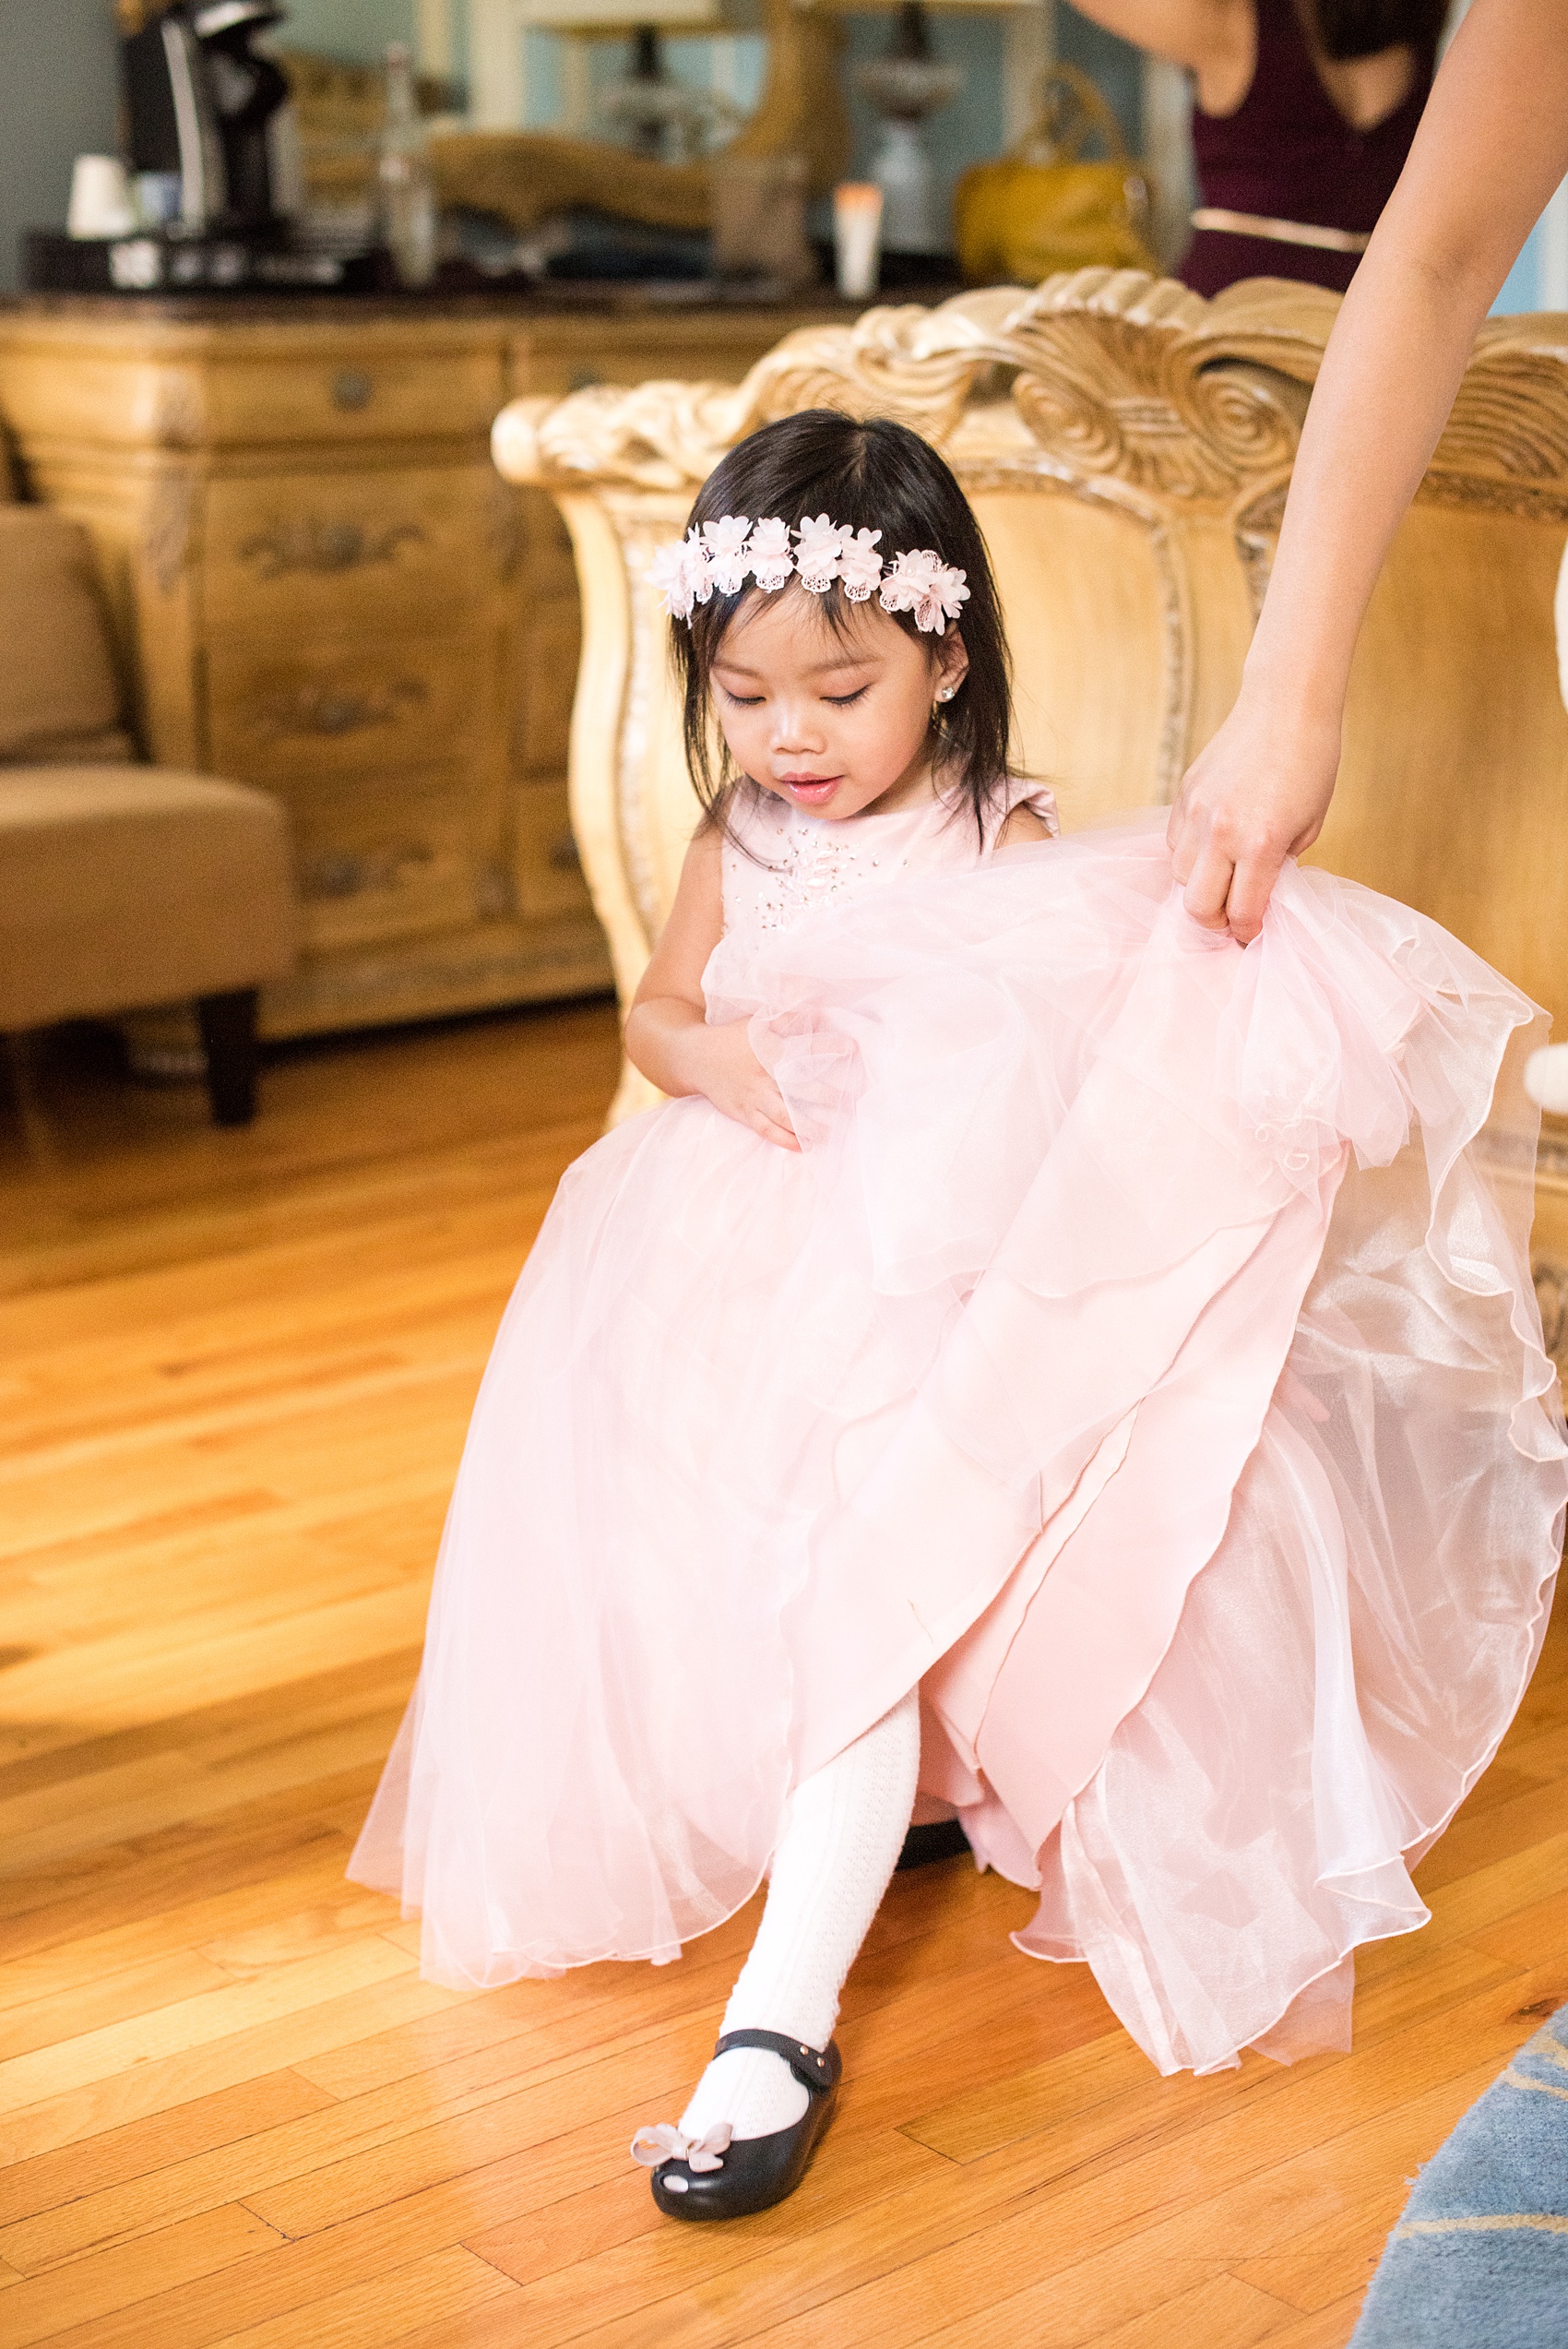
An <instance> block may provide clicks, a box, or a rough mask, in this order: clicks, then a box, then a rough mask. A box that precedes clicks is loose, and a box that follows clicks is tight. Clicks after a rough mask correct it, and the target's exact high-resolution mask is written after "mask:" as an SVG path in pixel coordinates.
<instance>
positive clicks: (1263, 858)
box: [1225, 848, 1285, 946]
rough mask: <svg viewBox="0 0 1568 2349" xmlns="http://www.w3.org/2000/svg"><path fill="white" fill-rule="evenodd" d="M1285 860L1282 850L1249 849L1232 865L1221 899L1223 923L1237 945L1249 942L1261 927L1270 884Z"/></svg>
mask: <svg viewBox="0 0 1568 2349" xmlns="http://www.w3.org/2000/svg"><path fill="white" fill-rule="evenodd" d="M1284 863H1285V852H1284V850H1283V849H1280V850H1278V851H1276V850H1274V849H1273V848H1268V849H1253V850H1252V851H1251V852H1250V853H1247V854H1245V855H1243V856H1242V857H1241V859H1240V860H1239V861H1238V863H1237V864H1235V865H1234V866H1233V868H1232V870H1231V874H1230V888H1229V892H1228V894H1227V896H1226V900H1225V918H1226V926H1227V927H1228V928H1229V932H1230V935H1231V936H1232V937H1233V938H1234V939H1235V940H1236V942H1237V944H1238V945H1239V946H1251V944H1252V942H1253V939H1254V938H1255V937H1256V936H1257V935H1258V933H1259V931H1260V930H1261V929H1262V928H1263V917H1264V912H1265V908H1266V907H1267V904H1268V900H1269V899H1270V898H1271V897H1272V896H1273V894H1274V884H1275V883H1276V881H1277V880H1278V878H1279V875H1280V872H1281V869H1282V868H1283V866H1284Z"/></svg>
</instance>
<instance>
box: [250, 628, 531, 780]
mask: <svg viewBox="0 0 1568 2349" xmlns="http://www.w3.org/2000/svg"><path fill="white" fill-rule="evenodd" d="M208 662H209V669H208V680H209V692H208V709H209V712H210V745H211V760H212V765H213V767H214V769H216V771H217V772H218V773H219V774H220V775H232V776H235V777H236V778H238V779H239V780H240V781H248V782H258V783H281V784H285V785H287V784H293V783H300V782H304V781H310V780H311V779H313V778H322V779H330V778H331V777H333V776H348V775H358V774H364V773H367V772H371V771H374V770H377V769H380V770H383V771H396V772H398V773H401V772H402V771H403V770H404V769H408V768H410V767H415V766H422V765H429V764H435V763H444V762H445V761H448V760H451V759H454V758H461V757H463V756H464V755H465V754H467V753H471V752H472V750H473V749H474V748H475V746H476V745H478V743H479V742H480V740H481V736H482V733H483V731H484V728H485V725H486V722H487V720H488V715H489V710H490V706H491V701H492V697H493V691H494V665H495V664H494V661H493V643H492V640H491V638H489V637H488V636H487V635H485V634H483V633H482V632H479V631H476V632H475V633H474V634H473V635H471V636H469V637H466V638H411V637H409V638H394V639H393V640H391V641H390V642H388V643H386V644H379V645H374V646H372V647H371V648H370V649H368V650H357V649H350V647H349V646H346V645H338V646H331V645H327V646H305V647H302V648H301V649H300V650H283V649H282V648H281V647H273V646H268V645H267V644H255V645H253V644H250V643H248V642H246V641H244V639H240V638H236V639H235V640H233V641H232V642H228V643H223V642H220V643H218V644H215V645H214V646H213V647H212V649H211V650H210V652H209V654H208Z"/></svg>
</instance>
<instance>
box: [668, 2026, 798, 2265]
mask: <svg viewBox="0 0 1568 2349" xmlns="http://www.w3.org/2000/svg"><path fill="white" fill-rule="evenodd" d="M731 2047H763V2048H766V2051H767V2053H768V2054H769V2055H770V2056H781V2057H783V2059H784V2061H785V2062H786V2063H787V2064H788V2065H789V2067H790V2070H791V2071H792V2072H793V2073H794V2075H795V2078H796V2079H797V2080H798V2081H800V2083H801V2086H802V2088H803V2089H804V2090H805V2092H806V2094H807V2096H808V2098H809V2099H810V2102H809V2103H808V2104H807V2105H806V2109H805V2111H804V2112H803V2113H802V2115H801V2117H800V2119H799V2120H798V2121H796V2122H795V2124H794V2126H793V2127H792V2128H776V2129H774V2130H773V2131H772V2133H771V2135H769V2136H766V2137H740V2138H735V2139H733V2140H731V2142H730V2143H729V2144H727V2145H726V2146H724V2148H723V2150H722V2151H721V2152H718V2153H714V2152H703V2151H701V2150H699V2149H698V2148H696V2147H694V2148H693V2149H692V2151H693V2152H694V2153H695V2155H696V2159H697V2161H698V2163H699V2164H701V2166H700V2167H696V2168H694V2167H693V2166H692V2164H691V2162H689V2161H687V2160H684V2159H681V2158H675V2159H671V2160H670V2161H667V2162H661V2163H660V2164H659V2167H658V2168H657V2169H656V2170H655V2171H654V2173H653V2199H654V2200H655V2201H656V2202H657V2203H658V2205H659V2209H660V2210H661V2211H663V2212H666V2213H667V2214H668V2216H669V2217H671V2218H672V2219H743V2218H749V2217H750V2216H751V2215H752V2213H753V2212H755V2211H766V2210H771V2208H772V2207H773V2204H774V2203H775V2202H782V2201H783V2200H784V2198H785V2196H786V2195H789V2194H792V2193H793V2192H794V2190H795V2188H796V2187H797V2186H799V2184H800V2182H801V2180H802V2177H804V2176H805V2174H806V2164H808V2163H809V2162H810V2160H811V2157H812V2154H813V2153H814V2152H815V2150H816V2141H817V2139H818V2138H819V2137H820V2136H821V2135H822V2132H823V2130H824V2129H825V2128H826V2127H827V2124H828V2122H829V2121H830V2120H831V2119H832V2117H833V2108H834V2105H836V2104H837V2101H838V2082H839V2081H840V2079H841V2078H842V2077H843V2070H844V2066H843V2063H842V2060H841V2058H840V2057H839V2054H838V2046H837V2041H836V2040H830V2041H829V2042H828V2045H827V2051H826V2054H824V2053H822V2051H821V2050H820V2049H818V2048H815V2047H808V2046H806V2045H804V2044H803V2042H802V2041H801V2040H799V2039H786V2038H785V2036H784V2034H783V2033H782V2032H778V2031H731V2032H727V2033H726V2034H725V2036H724V2037H723V2038H722V2039H721V2040H720V2041H719V2045H718V2046H717V2047H715V2049H714V2051H713V2052H714V2054H715V2055H716V2056H724V2055H728V2054H729V2052H730V2050H731ZM711 2134H712V2132H710V2136H711ZM704 2145H705V2146H706V2145H707V2140H704Z"/></svg>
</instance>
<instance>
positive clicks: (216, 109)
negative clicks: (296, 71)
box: [122, 0, 289, 239]
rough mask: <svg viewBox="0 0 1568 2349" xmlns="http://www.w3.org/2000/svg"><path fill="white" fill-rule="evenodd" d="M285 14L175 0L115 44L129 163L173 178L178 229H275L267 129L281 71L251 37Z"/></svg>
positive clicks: (264, 2) (254, 6)
mask: <svg viewBox="0 0 1568 2349" xmlns="http://www.w3.org/2000/svg"><path fill="white" fill-rule="evenodd" d="M286 14H287V11H286V10H285V9H283V8H281V7H279V6H276V5H275V0H176V5H175V6H173V7H172V8H169V9H167V10H165V12H164V13H163V15H162V16H160V17H158V18H155V19H154V20H153V22H152V23H151V24H149V25H147V26H145V27H144V28H143V30H141V31H140V32H137V33H133V34H132V35H131V36H130V37H129V38H128V39H127V40H126V41H125V42H124V44H123V50H122V55H123V60H124V76H125V119H126V137H127V145H128V150H129V151H128V161H129V163H130V167H131V169H132V171H133V172H137V173H142V172H155V173H162V174H166V175H168V176H169V177H170V178H171V179H172V178H174V177H177V178H178V180H179V185H180V195H179V209H178V214H177V224H178V226H179V228H181V229H183V230H184V233H186V234H187V235H191V236H200V235H204V234H210V233H214V232H221V233H228V234H238V235H241V236H246V237H252V238H257V237H259V238H263V239H265V238H267V237H269V236H276V235H278V234H279V233H280V232H281V229H282V225H283V223H282V218H281V208H280V207H279V202H278V195H279V190H278V187H277V185H276V173H275V171H274V164H273V146H272V131H273V127H274V123H275V118H276V117H277V115H278V114H279V111H280V109H281V108H282V107H283V106H284V105H286V104H287V102H288V97H289V78H288V76H287V75H286V74H285V73H284V72H283V70H282V68H281V67H280V66H278V65H277V64H276V63H275V62H274V61H273V60H272V59H271V58H270V57H265V56H257V55H256V54H255V51H254V50H253V48H252V46H251V44H252V42H254V41H255V36H256V34H257V33H259V32H263V31H265V30H267V29H268V28H269V27H270V26H272V25H276V24H280V23H281V22H282V21H283V18H284V17H285V16H286Z"/></svg>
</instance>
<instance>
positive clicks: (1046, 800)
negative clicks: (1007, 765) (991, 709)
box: [722, 777, 1059, 933]
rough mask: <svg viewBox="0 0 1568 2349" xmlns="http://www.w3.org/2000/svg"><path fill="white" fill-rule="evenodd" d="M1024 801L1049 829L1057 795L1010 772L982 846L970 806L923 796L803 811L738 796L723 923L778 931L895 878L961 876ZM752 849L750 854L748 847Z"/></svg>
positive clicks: (726, 857)
mask: <svg viewBox="0 0 1568 2349" xmlns="http://www.w3.org/2000/svg"><path fill="white" fill-rule="evenodd" d="M1019 805H1025V806H1028V807H1030V808H1032V809H1033V811H1034V813H1035V814H1036V815H1037V816H1038V817H1039V818H1040V820H1041V822H1042V823H1044V824H1045V826H1046V827H1047V829H1049V830H1051V832H1055V831H1056V830H1057V829H1059V827H1058V824H1057V819H1056V801H1055V799H1054V797H1053V795H1052V794H1051V793H1050V792H1049V791H1046V790H1044V789H1043V788H1042V787H1041V786H1040V785H1039V784H1038V783H1030V782H1027V781H1022V780H1021V779H1018V778H1016V777H1009V779H1008V781H1007V786H1006V789H1005V791H1004V793H998V795H997V799H996V802H995V805H994V806H993V807H992V810H991V812H990V813H989V815H988V817H987V820H986V837H985V841H984V843H983V845H982V843H981V841H980V838H979V835H978V833H977V831H976V828H975V820H974V817H972V816H971V815H970V813H969V810H968V806H967V805H963V804H961V803H960V804H957V805H955V804H954V803H953V802H952V801H950V800H948V801H944V800H928V801H926V802H925V803H924V804H923V805H920V806H918V807H907V808H900V809H898V810H897V812H896V813H894V814H891V815H885V816H876V815H869V816H849V817H840V818H838V819H837V821H835V819H834V818H833V817H826V816H810V815H807V814H806V813H805V811H804V810H803V809H802V808H798V807H794V806H792V805H790V803H789V801H787V800H783V799H778V798H776V797H775V796H774V795H773V793H770V792H769V793H762V792H755V793H754V792H745V793H741V794H739V795H738V796H737V800H736V805H735V807H734V809H733V812H732V814H731V819H730V820H731V834H732V837H727V838H726V840H725V841H724V848H723V856H722V867H723V890H724V927H725V931H726V933H729V932H731V931H733V930H739V929H749V930H782V929H786V928H788V927H789V925H790V924H791V923H792V922H796V921H798V920H799V919H800V917H801V915H802V913H810V912H815V911H816V910H817V909H818V908H819V907H822V906H828V905H837V904H842V903H844V902H846V901H847V900H849V899H851V898H857V897H862V896H864V894H865V893H866V891H867V890H868V889H872V888H877V887H878V886H879V885H880V884H882V883H885V882H887V881H893V880H897V879H898V878H900V877H901V876H905V875H913V874H916V873H926V872H932V871H938V870H950V871H956V872H962V871H964V870H965V869H966V868H967V867H968V866H970V865H974V864H980V862H981V861H982V859H983V858H985V857H986V856H989V855H990V854H991V853H992V849H993V847H994V845H995V841H996V838H997V835H998V833H999V832H1000V831H1001V829H1002V826H1003V824H1004V822H1005V820H1006V818H1007V817H1008V816H1009V815H1010V814H1011V813H1012V810H1013V809H1014V808H1015V807H1017V806H1019ZM748 852H749V853H748Z"/></svg>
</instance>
